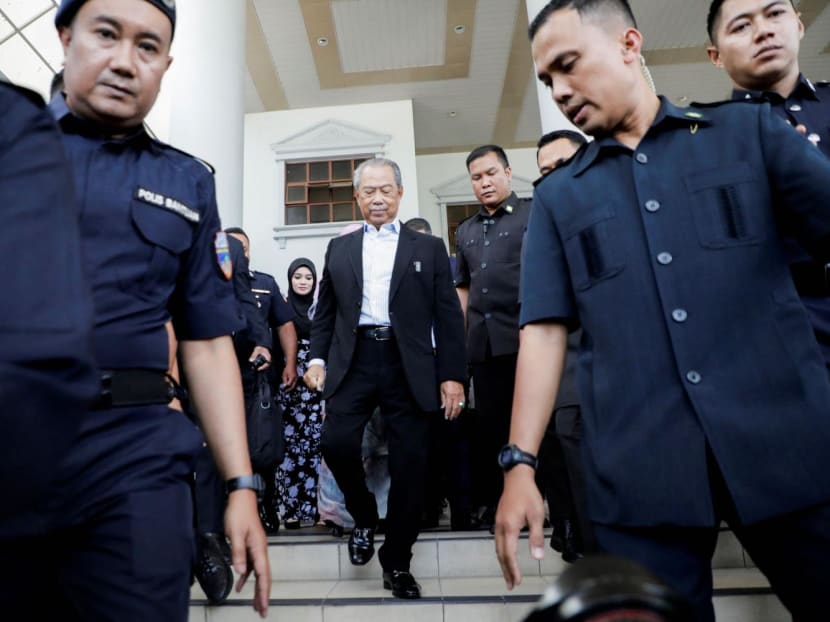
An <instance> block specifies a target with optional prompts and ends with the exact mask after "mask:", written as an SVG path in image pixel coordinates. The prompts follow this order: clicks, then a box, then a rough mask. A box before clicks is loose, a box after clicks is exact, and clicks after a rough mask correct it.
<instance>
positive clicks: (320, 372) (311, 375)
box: [303, 365, 326, 391]
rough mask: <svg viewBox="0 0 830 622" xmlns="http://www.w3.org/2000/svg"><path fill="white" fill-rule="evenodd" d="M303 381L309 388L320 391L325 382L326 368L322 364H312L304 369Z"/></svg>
mask: <svg viewBox="0 0 830 622" xmlns="http://www.w3.org/2000/svg"><path fill="white" fill-rule="evenodd" d="M303 382H305V385H306V386H307V387H308V388H309V389H312V390H314V391H322V390H323V386H324V385H325V384H326V370H325V369H323V366H322V365H312V366H311V367H309V368H308V369H307V370H306V372H305V376H303Z"/></svg>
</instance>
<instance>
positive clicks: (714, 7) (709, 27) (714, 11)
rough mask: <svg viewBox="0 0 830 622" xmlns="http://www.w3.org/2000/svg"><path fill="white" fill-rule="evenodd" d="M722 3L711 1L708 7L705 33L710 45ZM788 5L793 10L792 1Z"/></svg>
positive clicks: (717, 0) (722, 1)
mask: <svg viewBox="0 0 830 622" xmlns="http://www.w3.org/2000/svg"><path fill="white" fill-rule="evenodd" d="M724 2H726V0H712V4H710V5H709V15H707V16H706V32H708V33H709V39H710V40H711V41H712V43H714V42H715V27H716V26H717V23H718V19H719V18H720V9H721V7H722V6H723V3H724ZM790 4H792V5H793V8H795V3H794V2H793V0H790Z"/></svg>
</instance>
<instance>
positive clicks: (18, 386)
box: [0, 81, 98, 583]
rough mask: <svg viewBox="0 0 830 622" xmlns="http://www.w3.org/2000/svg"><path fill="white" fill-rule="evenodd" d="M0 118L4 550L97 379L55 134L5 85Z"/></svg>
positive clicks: (30, 97)
mask: <svg viewBox="0 0 830 622" xmlns="http://www.w3.org/2000/svg"><path fill="white" fill-rule="evenodd" d="M0 110H2V111H3V114H2V115H0V206H2V208H0V209H2V214H3V223H4V226H3V227H2V228H0V247H2V248H3V252H4V266H5V271H6V278H5V279H4V285H3V295H2V297H0V318H2V320H0V404H2V405H3V406H2V408H0V422H2V430H3V439H4V442H3V443H2V446H1V447H0V489H1V490H2V491H3V492H2V500H3V501H2V503H0V551H2V550H5V549H6V548H7V547H10V546H11V543H10V542H9V541H7V540H14V539H15V537H16V535H17V533H19V530H20V529H21V528H24V527H25V526H26V518H25V515H26V514H27V513H28V512H30V511H31V510H32V509H34V508H36V507H38V505H40V504H42V503H43V501H44V499H47V498H48V497H49V495H51V494H52V488H51V487H50V485H49V484H50V480H51V479H52V478H53V476H54V473H55V469H56V468H57V467H58V465H60V463H61V461H62V460H63V459H64V458H65V456H66V454H67V452H68V451H69V450H70V449H71V447H72V442H73V439H74V438H75V435H76V434H77V432H78V429H79V428H80V426H81V421H82V419H83V416H84V413H85V412H86V410H87V409H88V407H89V404H90V403H91V402H92V400H93V399H94V398H95V397H96V395H97V391H98V374H97V373H96V370H95V368H94V363H93V357H92V341H91V334H92V304H91V302H90V299H89V290H88V288H87V285H86V281H85V280H84V279H83V275H82V271H81V247H80V237H79V234H78V212H77V206H76V204H75V202H74V201H72V200H67V196H70V197H71V193H72V192H73V186H72V176H71V173H70V170H69V163H68V162H67V161H66V157H65V156H64V153H63V147H62V145H61V140H60V134H59V132H58V130H57V128H56V127H55V123H54V121H53V120H52V118H51V117H50V116H49V114H48V112H47V111H46V110H45V106H44V104H43V100H42V99H41V98H40V96H39V95H37V94H36V93H33V92H31V91H27V90H25V89H22V88H18V87H15V86H12V85H11V84H8V83H6V82H3V81H0ZM0 559H2V554H0ZM3 568H4V570H3V571H2V572H3V573H5V572H12V573H15V572H18V569H16V568H14V567H12V566H9V565H7V564H4V566H3ZM0 583H2V579H0Z"/></svg>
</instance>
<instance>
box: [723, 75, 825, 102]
mask: <svg viewBox="0 0 830 622" xmlns="http://www.w3.org/2000/svg"><path fill="white" fill-rule="evenodd" d="M732 99H733V100H744V99H746V100H752V101H758V102H769V103H771V104H781V103H783V102H785V101H787V100H789V99H813V100H816V101H818V99H819V98H818V95H817V94H816V87H815V86H814V85H813V83H812V82H810V80H808V79H807V78H806V77H805V76H804V74H803V73H799V74H798V81H797V82H796V83H795V88H794V89H793V91H792V93H790V94H789V95H788V96H787V97H786V98H785V97H781V96H780V95H779V94H778V93H773V92H772V91H753V90H751V89H732Z"/></svg>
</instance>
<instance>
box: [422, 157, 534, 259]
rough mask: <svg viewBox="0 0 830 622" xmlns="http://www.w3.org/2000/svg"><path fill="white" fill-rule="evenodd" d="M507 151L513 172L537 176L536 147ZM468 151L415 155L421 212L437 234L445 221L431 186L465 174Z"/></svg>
mask: <svg viewBox="0 0 830 622" xmlns="http://www.w3.org/2000/svg"><path fill="white" fill-rule="evenodd" d="M506 153H507V159H508V161H509V162H510V167H511V168H512V169H513V174H514V175H519V176H521V177H524V178H526V179H531V180H533V179H536V178H537V177H538V176H539V170H538V168H537V167H536V149H530V148H529V149H507V150H506ZM468 154H469V151H464V152H458V153H439V154H435V155H422V156H418V157H417V164H418V196H419V197H420V198H421V214H420V215H421V216H422V217H423V218H426V219H427V220H428V221H429V223H430V225H432V230H433V233H435V234H436V235H437V234H439V228H440V227H441V223H445V221H446V219H445V217H442V215H441V208H440V205H439V202H438V198H437V197H436V196H435V195H434V194H433V193H432V192H431V191H430V190H431V189H432V188H436V187H438V186H441V185H443V184H445V183H447V182H448V181H450V180H452V179H454V178H456V177H458V176H459V175H465V174H466V173H467V166H466V164H465V161H466V159H467V155H468ZM469 190H470V193H469V196H470V202H471V203H472V202H475V197H474V195H473V190H472V187H470V188H469ZM440 234H441V237H443V238H444V243H446V242H447V232H446V231H440ZM450 252H452V249H450Z"/></svg>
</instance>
